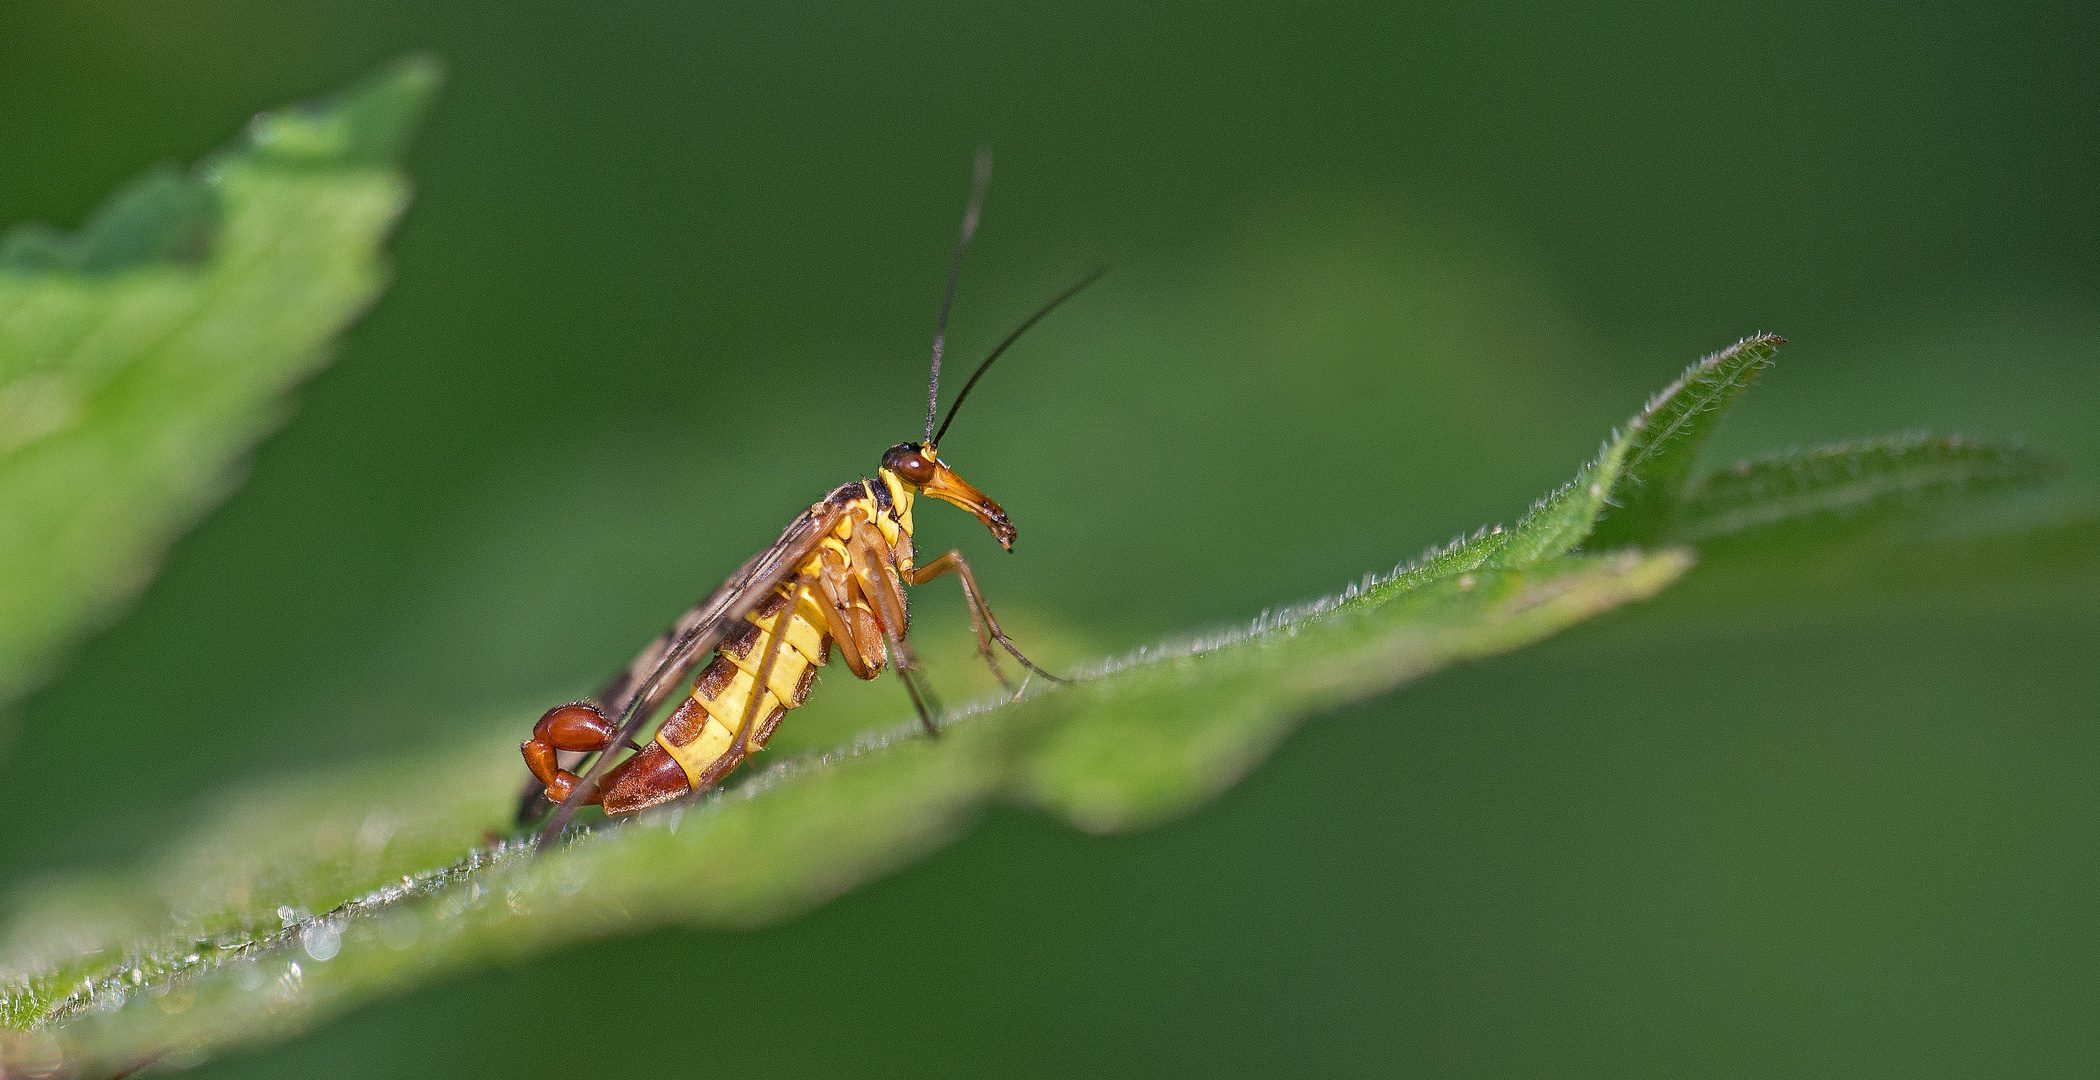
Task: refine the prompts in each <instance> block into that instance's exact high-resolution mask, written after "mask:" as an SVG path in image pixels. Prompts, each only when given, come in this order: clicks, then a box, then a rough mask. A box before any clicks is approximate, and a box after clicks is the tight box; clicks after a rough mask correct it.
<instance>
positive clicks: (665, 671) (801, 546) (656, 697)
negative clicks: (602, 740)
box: [540, 500, 840, 851]
mask: <svg viewBox="0 0 2100 1080" xmlns="http://www.w3.org/2000/svg"><path fill="white" fill-rule="evenodd" d="M839 514H840V511H839V509H838V508H837V507H835V506H833V505H831V504H830V502H829V500H827V501H826V502H823V503H819V504H817V505H816V506H813V507H811V508H810V509H808V510H805V511H803V512H802V514H801V515H800V516H799V517H797V518H795V520H794V521H793V522H792V523H790V524H789V525H788V527H787V530H786V531H785V532H783V533H781V534H780V539H778V540H775V541H774V542H773V546H771V547H769V548H767V549H766V550H764V551H761V552H759V553H758V554H757V555H754V556H752V557H751V558H750V560H748V561H747V562H745V563H744V565H743V566H741V567H739V568H738V569H737V572H736V573H734V574H731V575H729V579H728V580H727V581H724V582H723V583H722V585H721V587H720V588H717V589H716V590H715V591H714V592H713V593H710V594H709V595H708V597H707V599H705V600H702V601H700V603H699V604H697V605H695V606H694V607H693V609H692V610H690V611H688V612H686V613H685V614H684V615H683V616H681V617H680V618H679V620H678V621H677V622H676V623H674V624H672V626H671V629H670V630H668V631H666V632H665V633H664V634H663V635H662V636H661V637H659V638H657V640H656V641H653V642H651V643H650V644H649V647H648V648H646V649H644V650H642V654H641V655H640V656H637V657H635V659H634V662H633V663H631V664H629V665H628V667H627V669H626V670H625V671H623V672H621V673H620V674H619V675H618V676H615V677H614V678H613V680H612V682H611V683H609V684H608V685H607V687H606V690H607V691H610V692H612V693H613V694H617V695H618V696H620V697H623V698H625V700H624V701H622V702H621V703H620V706H621V707H620V709H619V711H618V714H619V716H620V730H619V731H618V732H616V733H615V734H614V735H613V739H612V742H611V744H610V745H608V746H607V748H606V749H605V751H604V752H603V753H601V754H599V755H598V760H597V761H595V762H593V763H592V765H591V770H590V772H588V773H586V774H585V775H584V777H583V782H582V783H579V784H577V785H576V787H575V789H574V790H572V791H571V792H570V793H569V797H568V798H567V799H564V800H562V803H561V805H560V806H557V807H555V809H554V816H553V817H552V818H550V819H549V820H548V822H547V827H546V828H545V829H543V830H541V832H540V850H542V851H545V850H547V845H548V843H550V842H551V841H552V840H553V839H554V838H555V837H558V836H560V835H561V832H562V830H563V829H565V828H567V827H568V825H569V819H570V818H571V817H573V816H574V815H575V813H576V808H577V806H578V805H580V803H581V800H582V799H583V797H584V794H585V793H586V792H589V791H591V790H593V789H595V788H596V786H597V784H598V782H599V781H600V780H602V779H604V776H605V773H606V771H607V770H608V769H610V768H611V767H612V761H613V755H614V754H615V753H616V752H617V751H618V750H619V749H620V748H622V747H624V746H626V745H627V744H628V743H629V742H630V741H632V740H633V738H634V737H635V735H636V734H637V733H639V732H640V731H641V728H642V725H643V724H645V723H648V721H649V717H650V716H651V715H653V714H654V713H655V711H656V708H657V707H658V706H660V705H662V704H663V700H664V697H665V696H666V695H667V694H669V693H670V691H671V690H672V688H674V687H676V686H677V685H678V682H679V680H681V679H683V678H684V677H685V675H686V673H687V672H689V671H691V670H692V669H693V666H694V665H695V664H696V663H698V662H699V660H700V658H701V657H703V656H706V655H707V654H708V653H709V652H711V651H713V649H714V648H715V646H717V645H720V644H721V643H722V636H723V634H724V633H726V632H727V631H728V629H729V627H730V626H732V625H734V624H735V623H736V621H737V620H738V619H741V618H743V617H744V616H745V615H747V614H750V612H751V609H752V608H754V607H756V606H757V605H758V602H759V601H760V600H762V599H764V598H765V595H766V593H768V592H770V591H771V590H772V589H773V588H774V587H775V586H777V585H779V584H780V583H781V582H782V581H785V580H787V578H788V576H789V575H791V574H793V573H794V572H795V569H796V568H797V567H799V566H801V565H802V564H803V563H804V562H806V561H808V559H809V557H810V556H811V555H812V554H814V553H815V552H816V549H817V544H818V543H819V542H821V541H822V540H823V539H824V536H825V534H827V533H829V532H830V531H831V530H832V529H833V528H834V527H836V526H837V525H838V521H839ZM652 660H653V663H652V662H650V661H652ZM641 670H647V672H648V674H647V675H646V676H644V677H641V678H639V679H637V678H636V672H637V671H641ZM601 700H602V701H604V702H605V703H606V705H607V706H608V707H610V706H611V705H612V701H611V698H610V695H609V696H608V697H606V698H601Z"/></svg>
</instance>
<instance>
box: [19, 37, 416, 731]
mask: <svg viewBox="0 0 2100 1080" xmlns="http://www.w3.org/2000/svg"><path fill="white" fill-rule="evenodd" d="M436 81H437V74H436V70H435V68H434V66H433V65H431V64H429V63H427V62H420V61H413V62H410V63H407V64H404V65H402V66H399V67H397V68H395V69H393V70H391V71H389V72H386V73H384V74H382V75H380V76H379V77H377V78H375V79H373V80H372V81H371V82H369V83H366V84H365V85H363V86H361V87H359V88H357V89H355V90H353V91H351V92H349V93H348V94H346V95H345V96H343V97H342V98H340V99H337V100H335V101H334V102H332V103H328V104H325V105H322V106H314V107H300V108H293V109H287V110H284V111H282V112H277V113H268V114H264V115H262V116H259V117H257V118H256V119H255V121H254V122H252V123H251V124H250V125H249V127H248V130H247V132H246V134H245V135H244V136H243V137H242V138H241V139H240V140H238V141H237V142H236V143H235V144H234V145H233V146H232V147H230V148H229V149H227V150H226V151H224V152H223V153H220V154H218V155H215V156H213V157H211V158H208V159H206V160H205V161H204V162H203V163H201V164H200V165H199V166H198V167H197V168H196V169H194V170H192V171H189V172H179V171H177V170H174V169H172V168H166V167H163V168H159V169H156V170H153V171H151V172H149V173H147V174H146V175H145V176H144V177H143V178H141V179H140V180H138V181H136V182H134V183H133V184H132V185H131V186H129V187H127V188H125V189H124V190H123V191H120V192H118V193H117V194H116V195H115V196H113V197H112V198H111V199H110V200H109V201H108V202H107V203H106V204H105V205H104V206H103V207H102V208H101V209H99V210H98V211H96V212H95V214H94V215H93V216H92V217H91V218H90V219H89V220H88V222H87V223H86V224H85V225H84V226H83V227H82V228H81V229H80V230H79V232H77V233H76V234H73V235H70V236H68V235H64V234H61V233H59V232H57V231H55V230H52V229H49V228H46V227H41V226H25V227H23V228H19V229H16V230H15V231H13V232H11V233H9V234H8V235H7V237H6V238H5V239H4V240H0V706H4V705H5V704H6V703H7V702H8V701H9V700H11V699H14V698H18V697H20V696H21V695H22V694H24V693H26V692H27V691H28V690H29V689H31V688H33V687H34V686H35V685H36V684H37V683H38V682H39V681H40V680H42V679H44V678H46V677H48V676H49V675H50V674H51V672H52V670H53V668H54V666H55V665H56V663H57V662H58V660H59V659H60V658H61V657H62V656H63V655H64V653H65V652H66V650H68V649H69V648H70V647H71V646H72V645H74V644H76V643H77V642H79V641H80V639H81V638H82V637H84V636H85V635H86V634H87V633H89V632H90V631H92V630H94V629H95V628H96V627H97V626H99V625H101V624H104V623H106V622H107V621H109V620H110V619H111V618H113V617H114V616H115V614H116V613H117V612H118V610H119V609H121V608H122V607H123V605H124V604H125V603H126V602H127V601H128V600H129V599H130V598H131V597H132V596H134V595H135V594H137V592H138V591H139V590H140V589H141V588H143V587H144V585H145V583H146V582H147V580H148V579H150V577H151V576H152V573H153V570H154V568H155V565H156V564H157V563H158V562H159V560H160V558H161V556H162V554H163V552H165V551H166V549H167V547H168V545H169V544H170V543H171V542H172V541H173V540H174V538H175V537H176V536H177V535H178V534H179V533H180V532H181V531H182V530H183V529H185V528H187V527H188V526H189V525H190V524H192V523H193V522H195V521H196V519H197V518H198V517H199V516H200V515H201V514H202V513H203V512H204V511H205V510H206V509H207V508H208V507H209V506H211V505H212V504H213V503H215V502H216V501H218V500H219V499H221V498H223V497H224V496H225V495H226V494H227V493H228V492H229V491H231V490H232V488H233V487H234V486H235V485H236V484H237V483H238V481H239V477H240V468H239V464H240V459H241V457H242V455H243V454H244V453H245V452H246V451H247V450H248V449H249V448H250V447H252V446H253V445H254V444H255V443H256V442H257V441H258V440H260V439H261V438H262V437H263V436H264V435H266V434H267V433H268V432H269V431H270V430H272V429H273V428H275V427H276V426H277V425H278V424H279V423H280V422H282V420H283V418H284V417H285V415H286V414H287V412H288V411H289V399H288V395H289V393H290V391H291V390H292V389H293V388H294V387H296V386H297V385H298V384H299V382H300V381H301V380H303V379H305V378H306V377H308V376H309V375H311V374H313V372H314V371H315V370H316V369H318V368H319V367H320V366H321V365H322V364H323V363H325V362H326V360H327V356H328V347H329V345H330V343H331V342H332V341H333V340H334V339H335V337H336V335H338V334H340V333H341V332H342V331H343V329H344V328H345V327H346V326H348V325H349V324H350V323H351V322H352V321H353V320H355V319H356V318H357V316H358V315H359V314H360V313H361V312H363V311H364V310H365V308H366V307H367V306H369V305H370V304H371V303H372V302H373V300H374V299H376V298H377V297H378V295H379V293H380V291H381V289H382V288H383V286H384V283H385V280H386V264H385V260H384V257H383V255H382V253H381V250H380V247H381V244H382V242H383V241H384V239H385V237H386V235H387V232H388V230H389V229H390V228H391V227H392V225H393V223H394V221H395V220H396V219H397V218H398V217H399V216H400V213H401V211H402V209H403V207H404V206H405V205H406V203H407V198H408V190H407V185H406V183H405V182H404V180H403V179H402V177H401V175H400V174H399V173H398V172H397V171H396V170H395V169H394V168H393V167H392V166H391V164H390V162H391V161H392V159H393V157H394V155H395V154H396V152H397V151H398V150H399V148H400V146H401V144H402V143H403V141H404V140H405V138H406V136H407V133H408V131H409V130H410V129H411V128H412V127H413V126H414V123H415V121H416V119H417V118H418V117H419V116H420V115H421V113H422V110H423V108H424V105H425V103H426V102H427V101H428V99H429V97H430V94H431V93H432V91H433V90H434V88H435V85H436Z"/></svg>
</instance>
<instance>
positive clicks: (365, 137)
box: [235, 53, 445, 167]
mask: <svg viewBox="0 0 2100 1080" xmlns="http://www.w3.org/2000/svg"><path fill="white" fill-rule="evenodd" d="M444 77H445V76H444V64H443V62H442V61H440V60H438V59H437V57H435V56H433V55H430V54H428V53H416V54H412V55H410V56H407V57H404V58H402V59H400V60H397V61H395V62H394V63H393V64H390V65H388V66H387V67H385V68H382V69H381V70H379V71H377V72H375V73H373V74H372V75H370V76H368V77H367V78H366V79H365V80H364V81H363V82H360V83H358V84H356V85H355V86H352V87H350V88H349V89H347V90H345V91H343V92H341V93H339V94H336V95H333V96H330V97H327V98H324V99H322V100H320V101H317V102H310V103H307V104H303V105H294V106H292V107H290V108H286V109H278V110H275V111H272V112H263V113H257V114H256V115H255V118H254V119H252V120H250V121H249V122H248V130H247V133H246V136H245V137H244V138H243V139H242V140H241V142H240V144H239V145H238V146H237V147H236V150H235V152H236V153H246V154H252V155H254V156H256V157H259V158H262V159H265V160H273V161H279V162H285V163H290V164H299V165H307V166H315V165H320V166H335V167H343V166H353V167H354V166H382V165H391V164H393V163H394V162H395V161H397V160H399V159H400V157H401V155H402V153H403V151H405V150H406V149H407V148H408V141H409V138H410V136H412V135H413V134H414V133H415V129H416V126H417V124H418V123H420V122H421V120H422V118H423V114H424V113H426V112H427V111H429V108H430V103H431V101H432V99H434V98H435V97H436V96H437V90H438V87H439V86H440V85H441V84H443V82H444Z"/></svg>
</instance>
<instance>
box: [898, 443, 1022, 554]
mask: <svg viewBox="0 0 2100 1080" xmlns="http://www.w3.org/2000/svg"><path fill="white" fill-rule="evenodd" d="M920 490H921V491H924V492H925V493H926V494H928V495H931V496H933V497H934V498H936V499H939V500H941V501H942V502H949V503H954V504H955V505H957V506H960V507H962V508H963V509H965V510H968V511H969V512H971V513H973V514H976V515H977V520H979V521H982V522H984V527H985V528H987V529H990V530H992V536H993V537H994V538H995V539H997V540H998V541H999V546H1000V547H1003V548H1005V549H1006V550H1008V551H1012V550H1013V549H1014V535H1015V534H1014V523H1013V522H1011V521H1008V520H1007V519H1006V511H1004V510H1001V509H999V504H998V503H995V502H993V501H992V500H990V499H987V498H985V497H984V492H982V491H979V490H977V489H976V488H973V487H971V486H970V484H969V481H967V480H964V479H963V478H962V477H960V476H957V475H955V472H954V470H952V469H950V468H948V466H946V465H943V464H941V463H940V462H939V461H936V462H934V464H933V479H932V480H930V481H928V482H927V483H926V485H925V486H924V487H922V488H920Z"/></svg>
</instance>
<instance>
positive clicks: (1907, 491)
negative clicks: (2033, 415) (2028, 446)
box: [1668, 435, 2062, 541]
mask: <svg viewBox="0 0 2100 1080" xmlns="http://www.w3.org/2000/svg"><path fill="white" fill-rule="evenodd" d="M2061 471H2062V469H2061V466H2059V465H2058V464H2057V463H2056V462H2054V461H2052V460H2051V459H2049V458H2045V457H2042V456H2041V455H2039V454H2035V453H2032V452H2029V451H2027V450H2024V449H2021V448H2019V447H2006V446H1997V445H1993V444H1990V443H1983V442H1978V441H1976V440H1974V439H1965V438H1962V437H1961V436H1930V435H1899V436H1894V437H1889V438H1882V439H1873V440H1867V441H1862V442H1853V443H1841V444H1838V445H1836V446H1825V447H1818V448H1816V449H1813V450H1805V451H1795V452H1792V453H1788V454H1782V455H1778V456H1776V457H1770V458H1762V459H1759V460H1755V461H1745V462H1740V463H1738V464H1736V465H1735V466H1734V467H1732V468H1729V469H1727V470H1724V471H1722V472H1719V473H1716V474H1714V475H1713V476H1710V477H1708V478H1707V479H1706V480H1705V482H1703V483H1702V484H1700V485H1699V487H1698V488H1697V489H1695V490H1694V491H1692V492H1691V494H1690V495H1689V496H1688V497H1687V498H1686V499H1685V500H1684V502H1683V505H1682V506H1681V507H1680V508H1679V510H1678V512H1677V515H1676V521H1675V523H1674V525H1673V526H1672V527H1671V528H1670V530H1669V533H1668V535H1669V537H1670V539H1672V540H1676V541H1693V540H1704V539H1710V538H1712V537H1716V536H1724V535H1731V534H1739V533H1745V532H1749V531H1751V530H1755V529H1761V528H1766V527H1769V526H1772V525H1777V524H1779V523H1781V522H1787V521H1799V520H1803V519H1807V518H1816V517H1827V518H1833V519H1845V518H1856V517H1859V516H1860V515H1863V514H1867V513H1870V512H1874V511H1879V510H1886V509H1889V508H1892V507H1897V506H1907V507H1911V508H1921V507H1924V506H1926V505H1929V504H1935V503H1941V502H1945V501H1946V500H1948V499H1951V498H1955V497H1958V496H1962V495H1971V494H1981V493H1983V492H1987V491H1992V490H1996V489H2000V488H2007V487H2013V486H2019V485H2025V484H2031V483H2034V482H2036V481H2040V480H2045V479H2048V478H2050V477H2053V476H2055V475H2057V474H2058V473H2059V472H2061Z"/></svg>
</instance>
